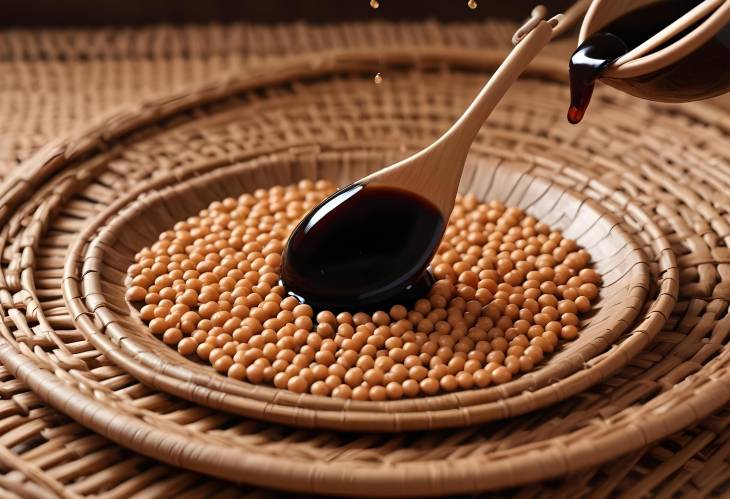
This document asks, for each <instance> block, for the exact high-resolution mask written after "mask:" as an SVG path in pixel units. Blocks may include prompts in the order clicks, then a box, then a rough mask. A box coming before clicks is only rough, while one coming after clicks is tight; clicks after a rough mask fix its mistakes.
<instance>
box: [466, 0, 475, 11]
mask: <svg viewBox="0 0 730 499" xmlns="http://www.w3.org/2000/svg"><path fill="white" fill-rule="evenodd" d="M467 5H468V6H469V8H470V9H471V10H474V9H476V8H477V2H476V0H469V1H468V2H467Z"/></svg>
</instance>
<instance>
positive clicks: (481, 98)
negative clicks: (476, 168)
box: [429, 21, 553, 153]
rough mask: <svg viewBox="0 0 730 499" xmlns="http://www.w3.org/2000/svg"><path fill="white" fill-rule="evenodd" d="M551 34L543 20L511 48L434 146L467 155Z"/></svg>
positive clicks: (549, 28) (549, 27) (549, 25)
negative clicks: (491, 115) (484, 126)
mask: <svg viewBox="0 0 730 499" xmlns="http://www.w3.org/2000/svg"><path fill="white" fill-rule="evenodd" d="M552 34H553V26H552V25H551V24H549V23H548V22H545V21H540V22H539V23H538V24H537V25H536V26H535V28H534V29H533V30H532V31H531V32H530V33H529V34H527V36H525V37H524V39H522V41H520V42H519V43H518V44H517V46H516V47H515V48H513V49H512V52H510V54H509V55H508V56H507V58H506V59H505V60H504V62H502V64H501V65H500V66H499V68H497V70H496V71H495V72H494V74H493V75H492V77H491V78H490V79H489V81H488V82H487V83H486V85H484V87H482V89H481V90H480V91H479V94H478V95H477V96H476V98H475V99H474V100H473V101H472V103H471V104H470V105H469V107H468V108H467V109H466V111H465V112H464V114H462V115H461V117H460V118H459V119H458V120H457V121H456V123H454V124H453V125H452V126H451V128H450V129H449V130H447V131H446V133H444V134H443V135H442V136H441V137H440V138H439V139H438V140H437V141H436V142H434V144H433V145H432V146H431V147H433V148H440V147H444V146H447V145H448V148H449V149H450V150H452V151H454V150H463V151H464V153H466V151H467V150H468V149H469V145H470V144H471V143H472V141H473V140H474V137H476V134H477V133H478V132H479V130H480V129H481V127H482V125H483V124H484V122H485V121H486V120H487V118H488V117H489V115H490V114H491V113H492V111H493V110H494V108H495V107H496V106H497V104H498V103H499V101H500V100H502V97H504V94H505V93H506V92H507V90H508V89H509V88H510V87H511V86H512V84H513V83H514V82H515V80H517V78H518V77H519V76H520V74H522V72H523V71H524V70H525V68H527V66H528V64H530V62H531V61H532V59H533V58H534V57H535V56H536V55H537V54H538V53H540V51H541V50H542V49H543V47H545V45H547V44H548V42H549V41H550V39H551V37H552ZM429 149H430V148H429Z"/></svg>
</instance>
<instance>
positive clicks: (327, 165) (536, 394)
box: [65, 125, 661, 431]
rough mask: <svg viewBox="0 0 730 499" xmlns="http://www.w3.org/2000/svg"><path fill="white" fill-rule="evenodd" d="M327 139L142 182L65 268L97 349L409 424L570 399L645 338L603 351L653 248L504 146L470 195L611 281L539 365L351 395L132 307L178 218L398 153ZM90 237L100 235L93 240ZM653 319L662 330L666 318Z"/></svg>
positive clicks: (187, 375)
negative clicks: (227, 361)
mask: <svg viewBox="0 0 730 499" xmlns="http://www.w3.org/2000/svg"><path fill="white" fill-rule="evenodd" d="M217 126H219V125H216V127H217ZM320 147H321V149H322V150H319V151H313V152H310V153H309V154H306V155H304V156H299V157H297V156H295V155H290V154H278V155H277V154H275V155H272V156H268V157H263V158H257V159H254V160H250V161H244V162H241V163H238V164H234V165H232V166H228V167H218V168H216V169H215V170H214V171H212V172H211V173H207V174H203V175H201V176H197V177H194V178H193V179H191V180H187V181H182V182H180V181H179V177H177V176H175V175H169V176H168V177H167V178H165V179H162V178H155V179H152V180H150V181H148V182H140V184H139V185H138V186H137V187H136V188H135V189H133V190H132V191H131V192H129V193H127V194H125V195H123V196H120V198H119V199H118V200H117V201H116V202H115V203H113V204H112V205H111V206H109V208H107V209H105V210H103V211H102V212H101V213H100V214H99V216H97V217H95V219H94V220H92V221H90V223H89V224H88V225H87V226H86V227H85V230H83V231H82V232H81V233H80V234H79V238H78V239H77V242H76V243H75V244H74V245H72V247H71V251H70V252H69V254H68V257H67V265H66V268H67V269H73V272H69V273H67V274H66V275H65V282H66V284H67V286H66V294H65V296H66V299H67V300H69V308H70V310H71V311H72V313H73V314H74V315H75V316H77V315H82V314H84V315H86V316H87V317H94V318H96V319H97V320H96V321H95V323H94V325H93V326H92V327H88V326H89V325H90V324H89V323H86V322H84V323H82V324H81V327H82V329H83V330H84V331H85V332H86V334H88V337H89V338H90V340H91V341H92V343H93V344H94V345H95V346H96V348H97V349H98V350H99V351H100V352H102V353H104V355H105V356H107V357H108V358H110V359H111V360H114V361H115V362H117V363H119V365H120V366H123V367H124V368H125V370H127V371H128V372H129V373H131V374H133V375H135V376H136V377H137V378H138V379H140V380H141V381H143V382H144V383H146V384H148V385H152V386H154V387H156V388H158V389H160V390H164V391H167V392H169V393H171V394H174V395H176V396H179V397H183V398H187V399H188V400H191V401H193V402H196V403H202V404H207V405H210V406H211V407H214V408H216V409H222V410H228V411H231V412H235V413H237V414H241V415H244V416H249V417H255V418H259V419H265V420H268V421H274V422H278V423H285V424H295V425H302V426H310V427H326V428H332V429H340V430H350V431H402V430H418V429H433V428H440V427H453V426H464V425H467V424H475V423H482V422H485V421H489V420H494V419H498V418H503V417H507V416H511V415H516V414H522V413H525V412H527V411H529V410H534V409H537V408H539V407H542V406H544V405H547V404H550V403H553V402H555V401H557V400H560V399H562V398H566V397H568V396H570V395H572V394H575V393H577V392H579V391H580V390H582V389H584V388H586V387H587V386H590V385H591V384H593V383H596V382H598V381H600V380H601V379H603V378H605V377H606V376H607V375H608V374H610V373H611V372H613V371H615V370H616V369H617V368H619V367H621V366H622V365H624V364H625V363H626V362H627V361H628V359H629V358H630V356H631V355H632V352H635V350H632V349H631V345H633V343H634V342H635V341H636V339H637V338H640V337H642V335H645V334H647V332H646V331H643V330H642V332H641V334H640V335H639V336H634V339H633V340H632V339H631V335H629V336H628V337H627V338H625V339H624V341H623V342H622V343H621V345H620V346H619V345H617V346H616V348H613V349H611V350H609V351H608V352H607V353H606V354H605V355H603V356H601V357H600V358H598V356H599V355H600V354H601V353H603V352H604V351H606V350H607V349H608V348H610V347H611V346H612V345H613V343H614V342H615V341H616V340H617V339H618V338H619V337H620V336H621V334H622V333H623V332H624V331H625V330H626V328H627V327H629V325H631V324H632V323H633V321H634V319H635V318H636V316H637V315H638V313H639V312H640V310H641V308H642V306H643V303H644V298H645V297H646V294H647V290H648V287H649V263H648V261H647V259H646V256H645V254H644V252H643V251H642V250H641V249H640V244H639V243H637V242H634V241H633V240H632V239H631V238H630V237H629V235H628V233H627V232H626V230H625V229H624V228H623V224H622V223H621V221H620V220H619V219H617V218H616V217H614V216H612V215H610V214H609V213H607V212H606V211H605V210H603V209H601V208H600V207H599V206H598V205H597V204H596V203H593V202H591V201H588V200H586V199H585V198H584V197H581V198H579V197H576V196H575V195H572V194H570V193H569V192H568V191H566V189H565V188H563V187H561V186H559V185H555V184H552V183H551V182H549V181H546V180H542V179H538V178H536V177H534V176H531V175H529V174H527V173H525V172H526V171H527V170H529V163H528V162H526V161H524V160H523V161H518V160H512V161H508V160H506V159H505V158H504V157H500V155H499V154H498V153H497V152H495V153H493V154H491V155H484V153H477V154H474V156H475V158H473V159H472V162H471V163H470V165H469V167H468V169H467V171H466V174H465V176H464V182H462V186H461V187H462V189H461V190H462V192H465V193H466V192H473V193H475V194H477V195H479V196H481V197H482V198H483V199H485V200H490V199H499V200H500V201H505V202H507V203H508V204H510V205H514V206H520V207H522V208H525V209H526V210H527V212H528V213H530V214H532V215H534V216H536V217H537V218H538V219H540V220H543V221H545V222H546V223H549V224H550V225H551V226H552V227H554V228H556V229H559V230H561V231H562V232H563V233H564V234H565V235H566V237H570V238H574V239H576V240H577V241H578V243H579V244H580V245H582V246H584V247H589V248H590V250H591V253H592V255H593V256H594V260H595V268H596V269H597V270H598V271H599V272H600V273H601V274H602V275H603V278H604V279H603V285H602V287H601V299H600V300H599V301H598V302H597V304H596V313H595V314H594V315H593V316H592V317H591V318H590V319H588V320H587V321H585V322H586V324H584V325H583V327H582V332H581V337H580V339H579V340H578V341H575V342H571V343H569V344H567V345H566V348H564V349H563V350H562V351H560V352H559V353H557V354H555V355H553V356H551V357H550V358H549V360H548V361H547V362H546V363H544V364H543V365H542V366H541V367H540V369H538V370H537V371H534V372H532V373H529V374H527V375H524V376H522V377H520V378H517V379H516V380H514V381H512V382H510V383H507V384H505V385H501V386H495V387H491V388H486V389H481V390H471V391H467V392H457V393H454V394H448V395H441V396H434V397H423V398H418V399H411V400H403V401H398V402H383V403H377V402H358V401H343V400H340V399H334V398H328V397H317V396H313V395H308V394H304V395H302V394H295V393H293V392H289V391H287V390H278V389H275V388H273V387H268V386H266V385H251V384H249V383H245V382H240V381H237V380H233V379H230V378H226V377H223V376H221V375H219V374H217V373H216V372H215V371H214V370H213V369H212V368H211V367H210V366H204V365H201V364H200V363H196V362H193V361H191V360H188V359H185V358H182V357H181V356H180V355H179V354H178V353H177V352H176V351H175V350H173V349H170V348H169V347H167V346H166V345H165V344H163V343H162V342H161V341H159V340H158V339H156V338H155V337H153V336H151V335H150V333H149V330H148V329H147V327H146V326H145V325H144V324H142V323H141V322H140V321H139V320H134V319H133V317H135V316H136V313H133V314H130V307H129V306H128V305H126V303H125V300H124V291H125V290H126V287H127V284H126V281H127V279H125V278H124V277H125V270H126V268H127V267H128V266H129V265H130V264H131V263H132V261H133V255H134V254H135V253H136V252H137V251H139V250H140V249H142V247H144V246H147V245H149V244H151V243H152V242H154V241H155V240H156V239H157V236H158V235H159V234H160V233H161V232H163V231H164V230H168V229H169V228H170V227H171V226H172V224H174V222H175V220H182V219H184V218H187V217H188V216H190V215H193V214H195V213H197V212H198V211H199V210H201V209H203V208H205V207H206V206H207V205H208V204H209V203H210V202H212V201H214V200H216V199H222V198H223V197H228V196H234V197H235V196H238V195H240V194H241V193H242V192H252V191H253V190H255V189H257V188H260V187H270V186H272V185H275V184H277V183H278V184H288V183H292V182H296V181H297V180H299V177H301V176H304V177H306V178H330V179H332V180H334V181H335V182H337V183H339V184H341V185H346V184H348V183H350V182H351V181H352V180H355V179H356V178H360V177H361V176H363V175H365V174H366V173H369V171H371V170H373V169H374V168H377V167H378V166H379V165H384V164H389V163H390V162H392V161H393V160H394V158H393V155H392V154H390V155H389V154H383V153H378V152H367V151H363V150H359V149H357V144H355V143H352V144H344V143H342V144H340V146H339V148H338V150H329V151H327V150H324V148H325V147H326V146H324V145H323V146H320ZM353 148H355V149H353ZM401 154H402V153H401ZM502 156H504V153H503V155H502ZM477 158H478V159H477ZM197 166H198V167H199V168H200V169H201V170H202V169H205V166H203V165H197ZM163 186H165V187H163ZM137 198H140V199H139V200H137ZM120 207H121V209H120ZM110 217H111V220H110V221H109V223H108V224H104V221H105V220H108V219H109V218H110ZM94 234H97V235H96V236H95V237H94ZM89 238H93V239H92V240H91V242H90V243H89V242H88V240H89ZM75 262H79V263H81V265H76V264H75ZM77 298H83V301H82V302H81V301H78V300H76V299H77ZM134 312H136V311H134ZM353 313H354V311H353ZM98 323H101V324H103V328H99V327H98V326H97V324H98ZM651 325H652V327H653V328H654V331H657V330H658V328H659V327H660V326H661V322H660V321H654V322H653V323H652V324H651ZM99 332H103V333H104V334H103V335H102V334H98V333H99ZM648 334H650V335H651V334H653V333H652V332H651V331H649V332H648ZM574 374H575V375H574ZM571 375H574V376H571Z"/></svg>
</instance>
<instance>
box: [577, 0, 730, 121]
mask: <svg viewBox="0 0 730 499" xmlns="http://www.w3.org/2000/svg"><path fill="white" fill-rule="evenodd" d="M699 3H700V0H665V1H662V2H656V3H652V4H650V5H647V6H645V7H642V8H639V9H636V10H634V11H631V12H629V13H627V14H626V15H624V16H621V17H619V18H618V19H616V20H614V21H613V22H611V23H609V24H608V25H607V26H605V27H603V28H602V29H601V30H600V31H598V32H596V33H594V34H592V35H591V36H589V37H588V38H586V40H585V41H584V42H583V43H582V44H581V45H580V46H579V47H578V48H577V49H576V50H575V52H574V53H573V55H572V57H571V60H570V108H569V110H568V121H570V122H571V123H574V124H575V123H578V122H579V121H580V120H581V119H582V118H583V115H584V114H585V111H586V108H587V107H588V104H589V102H590V99H591V94H592V93H593V87H594V85H595V82H596V79H598V78H599V77H600V76H601V73H602V72H603V71H604V70H605V69H606V68H607V67H608V66H610V65H611V63H613V62H614V61H615V60H616V59H618V58H619V57H621V56H622V55H624V54H626V53H627V52H629V51H630V50H632V49H634V48H636V47H638V46H639V45H640V44H642V43H643V42H645V41H646V40H648V39H649V38H651V37H652V36H653V35H655V34H656V33H657V32H659V31H661V30H662V29H663V28H665V27H667V26H669V25H670V24H671V23H672V22H674V21H675V20H676V19H678V18H679V17H681V16H682V15H684V14H685V13H687V12H688V11H689V10H690V9H691V8H693V7H695V6H696V5H698V4H699ZM703 21H704V19H702V20H700V21H698V22H697V23H695V24H694V25H693V26H690V27H689V28H687V29H686V30H684V31H683V32H682V33H679V34H678V35H677V36H675V37H674V38H672V39H671V40H668V41H667V42H665V43H664V44H663V45H661V46H660V47H658V48H657V49H655V51H656V50H660V49H661V48H664V47H666V46H668V45H671V44H672V43H674V42H676V41H677V40H679V39H680V38H681V37H683V36H684V35H686V34H687V33H688V32H689V31H691V30H692V29H694V28H695V27H696V26H698V25H699V24H701V23H702V22H703ZM728 60H730V26H728V25H726V26H725V27H724V28H722V29H721V30H719V31H718V33H717V34H715V36H713V37H712V38H710V39H709V40H708V41H707V42H705V44H703V45H702V46H701V47H699V48H698V49H696V50H695V51H694V52H692V53H690V54H688V55H686V56H685V57H683V58H681V59H679V60H678V61H676V62H674V63H672V64H670V65H668V66H667V67H664V68H661V69H659V70H657V71H655V72H653V73H651V74H647V75H641V76H636V77H633V78H627V79H617V78H605V80H606V81H607V82H610V83H611V84H612V85H613V86H615V87H617V88H619V89H621V90H623V91H624V92H627V93H629V94H632V95H635V96H637V97H642V98H645V99H650V100H658V101H664V102H686V101H691V100H697V99H705V98H709V97H713V96H715V95H719V94H721V93H723V92H726V91H727V90H728V88H730V64H728Z"/></svg>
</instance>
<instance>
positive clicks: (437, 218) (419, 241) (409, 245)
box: [281, 183, 445, 310]
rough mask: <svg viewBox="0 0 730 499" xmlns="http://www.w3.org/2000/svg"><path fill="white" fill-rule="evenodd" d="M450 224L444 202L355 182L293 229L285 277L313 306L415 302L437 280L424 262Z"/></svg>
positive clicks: (293, 290) (286, 283)
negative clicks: (441, 204) (441, 208)
mask: <svg viewBox="0 0 730 499" xmlns="http://www.w3.org/2000/svg"><path fill="white" fill-rule="evenodd" d="M444 228H445V220H444V218H443V216H442V215H441V212H440V211H439V210H438V208H437V207H436V206H435V205H434V204H433V203H431V202H430V201H429V200H427V199H425V198H422V197H420V196H419V195H417V194H415V193H413V192H410V191H405V190H403V189H399V188H395V187H387V186H383V185H377V184H375V185H374V184H366V185H363V184H357V183H356V184H352V185H350V186H347V187H345V188H343V189H342V190H339V191H337V192H335V193H334V194H332V195H331V196H330V197H329V198H327V199H325V200H324V201H323V202H322V203H320V205H319V206H317V207H316V208H314V209H313V210H312V211H311V212H309V213H308V214H307V216H306V217H305V218H304V219H303V220H302V221H301V222H300V223H299V225H298V226H297V227H296V228H295V229H294V231H293V232H292V234H291V236H290V237H289V240H288V242H287V245H286V248H285V249H284V254H283V261H282V266H281V281H282V284H283V285H284V287H285V288H286V289H287V291H288V292H289V293H290V294H291V295H293V296H296V297H297V298H299V299H300V300H302V301H304V302H305V303H308V304H310V305H311V306H312V307H313V308H315V309H330V310H333V309H334V310H338V309H339V310H341V309H357V310H375V309H378V308H381V309H382V308H385V307H386V306H389V305H391V304H393V303H403V304H408V303H411V302H413V301H415V300H416V299H417V298H420V297H422V296H424V295H425V293H426V292H427V291H428V289H429V288H430V286H431V284H432V283H433V278H432V277H431V276H430V274H428V272H427V271H426V267H427V266H428V264H429V263H430V262H431V258H432V257H433V255H434V253H435V252H436V250H437V248H438V245H439V243H440V241H441V237H442V235H443V232H444Z"/></svg>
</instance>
